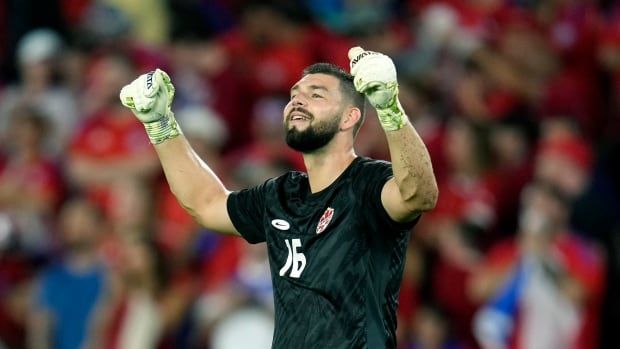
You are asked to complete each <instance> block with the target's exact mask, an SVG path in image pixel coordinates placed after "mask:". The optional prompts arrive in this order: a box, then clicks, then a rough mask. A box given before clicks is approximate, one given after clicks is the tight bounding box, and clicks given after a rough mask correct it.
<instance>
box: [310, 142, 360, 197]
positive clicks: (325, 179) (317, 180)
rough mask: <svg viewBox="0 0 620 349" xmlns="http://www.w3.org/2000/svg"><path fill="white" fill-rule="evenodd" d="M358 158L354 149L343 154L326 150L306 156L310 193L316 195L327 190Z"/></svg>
mask: <svg viewBox="0 0 620 349" xmlns="http://www.w3.org/2000/svg"><path fill="white" fill-rule="evenodd" d="M356 157H357V155H355V151H354V150H353V148H350V149H349V150H347V151H341V152H333V151H328V150H327V149H326V150H319V151H318V152H316V153H312V154H304V163H305V165H306V171H307V172H308V181H309V182H310V191H312V193H316V192H319V191H321V190H323V189H325V188H327V187H328V186H329V185H330V184H332V183H333V182H334V181H335V180H336V179H337V178H338V177H339V176H340V175H341V174H342V172H344V170H346V169H347V167H349V165H350V164H351V162H352V161H353V160H354V159H355V158H356Z"/></svg>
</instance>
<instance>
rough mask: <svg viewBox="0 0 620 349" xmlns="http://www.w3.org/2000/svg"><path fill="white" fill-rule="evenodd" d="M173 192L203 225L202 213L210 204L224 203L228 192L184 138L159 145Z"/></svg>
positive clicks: (180, 136)
mask: <svg viewBox="0 0 620 349" xmlns="http://www.w3.org/2000/svg"><path fill="white" fill-rule="evenodd" d="M155 150H156V151H157V155H158V156H159V159H160V161H161V164H162V167H163V169H164V173H165V175H166V179H167V180H168V184H169V186H170V190H171V191H172V193H173V194H174V195H175V196H176V198H177V200H178V201H179V203H180V204H181V205H182V206H183V207H184V208H185V209H186V210H187V211H188V212H189V213H190V214H191V215H192V216H194V217H195V218H197V219H198V220H199V221H200V223H203V224H204V222H202V221H201V219H200V215H201V213H203V212H204V211H205V209H204V207H208V206H209V203H210V202H212V201H214V200H217V199H222V197H223V196H226V195H228V191H227V190H226V188H225V187H224V185H223V184H222V182H221V181H220V179H219V178H218V177H217V176H216V174H215V173H214V172H213V171H212V170H211V168H209V166H208V165H207V164H206V163H205V162H204V161H203V160H202V159H200V157H199V156H198V155H197V154H196V153H195V152H194V150H193V149H192V148H191V146H190V145H189V142H188V141H187V139H186V138H185V136H183V135H179V136H177V137H175V138H173V139H168V140H166V141H165V142H163V143H160V144H157V145H155Z"/></svg>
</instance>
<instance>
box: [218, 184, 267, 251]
mask: <svg viewBox="0 0 620 349" xmlns="http://www.w3.org/2000/svg"><path fill="white" fill-rule="evenodd" d="M268 182H269V181H267V182H265V183H263V184H261V185H259V186H257V187H254V188H250V189H243V190H240V191H236V192H232V193H230V195H229V196H228V201H227V202H226V208H227V210H228V216H229V217H230V220H231V221H232V223H233V225H234V226H235V228H236V229H237V231H239V233H240V234H241V236H242V237H243V238H244V239H246V240H247V241H248V242H249V243H251V244H256V243H259V242H264V241H265V229H264V225H263V217H264V215H265V191H266V188H267V184H268Z"/></svg>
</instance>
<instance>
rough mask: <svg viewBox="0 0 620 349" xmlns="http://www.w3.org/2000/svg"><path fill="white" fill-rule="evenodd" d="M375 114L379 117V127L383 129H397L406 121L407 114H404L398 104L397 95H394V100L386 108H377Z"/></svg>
mask: <svg viewBox="0 0 620 349" xmlns="http://www.w3.org/2000/svg"><path fill="white" fill-rule="evenodd" d="M377 116H378V117H379V122H380V123H381V127H383V129H384V130H385V131H398V130H400V129H401V128H403V126H405V123H406V122H407V115H405V111H404V110H403V107H402V106H401V105H400V101H399V100H398V95H395V96H394V100H393V101H392V103H390V104H389V106H388V107H387V108H381V109H379V108H377Z"/></svg>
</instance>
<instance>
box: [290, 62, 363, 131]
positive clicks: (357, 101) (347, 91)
mask: <svg viewBox="0 0 620 349" xmlns="http://www.w3.org/2000/svg"><path fill="white" fill-rule="evenodd" d="M308 74H326V75H331V76H333V77H335V78H336V79H338V81H340V92H342V94H343V95H344V96H345V98H347V99H348V100H349V101H350V102H351V104H353V106H355V107H356V108H358V109H359V110H360V112H361V114H362V115H361V117H360V119H359V121H358V122H357V123H356V124H355V125H354V126H353V136H354V137H355V136H356V135H357V132H358V131H359V129H360V127H362V124H363V123H364V118H365V114H366V113H365V106H366V98H365V97H364V94H363V93H359V92H357V90H356V89H355V86H354V85H353V75H351V74H349V73H347V72H346V71H345V70H344V69H342V68H340V67H339V66H337V65H335V64H331V63H315V64H313V65H311V66H308V67H307V68H306V69H304V71H303V74H302V76H306V75H308Z"/></svg>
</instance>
